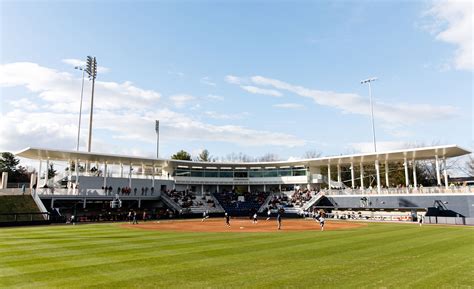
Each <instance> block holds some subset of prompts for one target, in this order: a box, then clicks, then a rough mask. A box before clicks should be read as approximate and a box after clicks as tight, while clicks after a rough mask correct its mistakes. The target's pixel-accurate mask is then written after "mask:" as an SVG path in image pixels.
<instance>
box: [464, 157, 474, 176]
mask: <svg viewBox="0 0 474 289" xmlns="http://www.w3.org/2000/svg"><path fill="white" fill-rule="evenodd" d="M466 171H467V174H468V175H469V176H470V177H474V157H473V156H472V155H469V158H468V160H467V161H466Z"/></svg>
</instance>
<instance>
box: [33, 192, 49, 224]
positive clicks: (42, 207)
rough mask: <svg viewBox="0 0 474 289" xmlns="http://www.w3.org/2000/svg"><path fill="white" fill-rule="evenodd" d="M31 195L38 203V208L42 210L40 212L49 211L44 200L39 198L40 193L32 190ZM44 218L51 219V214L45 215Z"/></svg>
mask: <svg viewBox="0 0 474 289" xmlns="http://www.w3.org/2000/svg"><path fill="white" fill-rule="evenodd" d="M31 197H32V198H33V201H35V203H36V206H37V207H38V209H39V210H40V212H47V211H48V210H47V209H46V207H45V206H44V204H43V201H41V199H40V198H39V196H38V194H37V193H35V192H33V191H32V192H31ZM43 218H44V219H45V220H48V219H49V216H47V215H43Z"/></svg>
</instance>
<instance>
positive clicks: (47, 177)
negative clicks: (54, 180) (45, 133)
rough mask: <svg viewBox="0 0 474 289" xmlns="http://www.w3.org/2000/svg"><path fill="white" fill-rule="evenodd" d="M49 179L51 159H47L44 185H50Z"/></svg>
mask: <svg viewBox="0 0 474 289" xmlns="http://www.w3.org/2000/svg"><path fill="white" fill-rule="evenodd" d="M48 179H49V159H46V173H45V174H44V184H45V185H47V184H48Z"/></svg>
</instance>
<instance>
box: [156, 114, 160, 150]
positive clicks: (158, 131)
mask: <svg viewBox="0 0 474 289" xmlns="http://www.w3.org/2000/svg"><path fill="white" fill-rule="evenodd" d="M155 131H156V158H159V157H160V121H159V120H157V121H156V122H155Z"/></svg>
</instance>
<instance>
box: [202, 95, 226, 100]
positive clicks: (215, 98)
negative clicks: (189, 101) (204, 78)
mask: <svg viewBox="0 0 474 289" xmlns="http://www.w3.org/2000/svg"><path fill="white" fill-rule="evenodd" d="M206 98H207V99H210V100H215V101H223V100H224V97H223V96H220V95H215V94H208V95H207V96H206Z"/></svg>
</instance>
